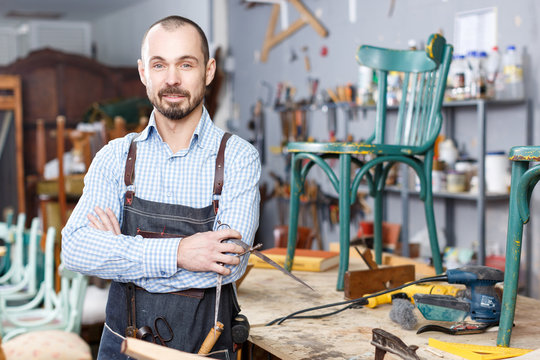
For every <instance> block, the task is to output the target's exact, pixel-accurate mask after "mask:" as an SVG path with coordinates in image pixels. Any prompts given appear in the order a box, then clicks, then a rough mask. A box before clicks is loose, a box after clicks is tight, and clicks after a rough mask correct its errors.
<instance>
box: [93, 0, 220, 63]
mask: <svg viewBox="0 0 540 360" xmlns="http://www.w3.org/2000/svg"><path fill="white" fill-rule="evenodd" d="M209 6H210V1H209V0H198V1H187V0H146V1H144V2H141V3H138V4H135V5H133V6H130V7H127V8H123V9H121V10H119V11H115V12H114V13H111V14H110V15H107V16H103V17H100V18H99V19H98V20H96V21H93V22H92V29H93V39H94V42H95V43H96V44H97V60H98V61H99V62H102V63H104V64H108V65H114V66H137V59H138V58H139V57H140V51H141V43H140V40H141V39H142V37H143V35H144V33H145V31H146V29H148V27H149V26H150V25H152V23H154V22H155V21H157V20H159V19H161V18H163V17H165V16H169V15H182V16H185V17H187V18H190V19H192V20H193V21H195V22H197V24H199V26H201V28H202V29H204V30H205V31H207V33H208V29H209V28H210V21H211V19H210V11H209Z"/></svg>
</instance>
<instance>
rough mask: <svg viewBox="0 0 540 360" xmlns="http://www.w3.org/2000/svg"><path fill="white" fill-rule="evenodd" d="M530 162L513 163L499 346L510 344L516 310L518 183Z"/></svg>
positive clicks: (520, 226)
mask: <svg viewBox="0 0 540 360" xmlns="http://www.w3.org/2000/svg"><path fill="white" fill-rule="evenodd" d="M528 165H529V163H528V162H521V161H516V162H513V163H512V184H511V188H510V205H509V207H510V211H509V213H508V233H507V235H506V260H505V266H504V268H505V269H504V270H505V271H504V291H503V298H502V307H501V319H500V321H499V332H498V334H497V345H498V346H509V345H510V337H511V335H512V326H513V324H514V315H515V311H516V297H517V288H518V281H519V264H520V260H521V243H522V237H523V221H522V219H521V216H520V215H519V210H518V206H517V197H518V186H517V185H518V183H519V180H520V179H521V177H522V175H523V174H524V173H525V171H526V170H527V168H528Z"/></svg>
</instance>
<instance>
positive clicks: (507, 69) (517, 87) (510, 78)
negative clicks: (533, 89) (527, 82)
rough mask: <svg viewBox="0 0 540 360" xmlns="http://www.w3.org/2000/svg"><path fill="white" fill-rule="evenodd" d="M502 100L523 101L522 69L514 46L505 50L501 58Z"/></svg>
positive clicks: (519, 55) (519, 57)
mask: <svg viewBox="0 0 540 360" xmlns="http://www.w3.org/2000/svg"><path fill="white" fill-rule="evenodd" d="M503 73H504V98H505V99H523V97H524V89H523V68H522V63H521V54H519V53H518V52H517V50H516V47H515V46H514V45H510V46H508V47H507V48H506V52H505V54H504V56H503Z"/></svg>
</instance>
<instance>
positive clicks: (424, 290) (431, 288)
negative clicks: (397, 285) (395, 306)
mask: <svg viewBox="0 0 540 360" xmlns="http://www.w3.org/2000/svg"><path fill="white" fill-rule="evenodd" d="M460 291H461V289H460V288H458V287H456V286H452V285H442V284H427V283H424V284H414V285H408V286H407V287H404V288H403V289H399V290H394V291H391V292H387V293H384V294H381V295H377V296H375V297H371V298H369V299H367V302H366V303H365V305H364V306H366V307H368V308H375V307H377V306H379V305H382V304H390V303H391V302H392V297H393V296H394V295H396V294H402V293H405V294H407V297H408V298H409V299H413V296H414V295H415V294H437V295H448V296H457V295H458V293H459V292H460ZM364 296H366V295H364Z"/></svg>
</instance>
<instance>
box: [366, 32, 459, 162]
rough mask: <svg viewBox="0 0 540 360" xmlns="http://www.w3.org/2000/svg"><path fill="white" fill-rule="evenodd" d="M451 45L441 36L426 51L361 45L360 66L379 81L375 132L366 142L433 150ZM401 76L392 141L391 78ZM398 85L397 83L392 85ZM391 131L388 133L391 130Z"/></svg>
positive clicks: (431, 42) (440, 117) (429, 44)
mask: <svg viewBox="0 0 540 360" xmlns="http://www.w3.org/2000/svg"><path fill="white" fill-rule="evenodd" d="M452 52H453V47H452V45H449V44H446V40H445V39H444V37H442V36H441V35H439V34H434V35H431V36H430V37H429V39H428V42H427V45H426V49H425V50H392V49H384V48H378V47H373V46H367V45H364V46H361V47H360V48H359V49H358V52H357V60H358V62H359V64H361V65H364V66H367V67H369V68H372V69H374V70H375V71H376V74H377V78H378V85H377V86H378V87H377V90H378V100H377V118H376V122H375V131H374V133H373V135H372V136H371V137H370V138H369V139H368V140H367V141H368V142H369V143H373V144H388V145H397V146H407V147H413V148H415V149H414V151H415V152H417V153H421V152H425V151H427V150H428V149H430V148H431V147H432V146H433V144H434V142H435V139H436V137H437V135H438V134H439V131H440V129H441V124H442V115H441V107H442V101H443V97H444V91H445V87H446V80H447V77H448V70H449V68H450V62H451V61H452ZM394 72H397V73H399V75H400V76H402V81H401V85H400V86H399V87H396V88H395V90H396V91H397V93H398V98H399V95H401V100H400V102H399V109H398V115H397V122H396V126H395V132H394V136H393V139H392V138H391V134H387V133H386V132H387V127H388V125H387V121H386V110H387V88H388V75H389V74H390V73H392V75H394ZM392 85H395V84H392ZM388 132H389V131H388Z"/></svg>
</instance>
